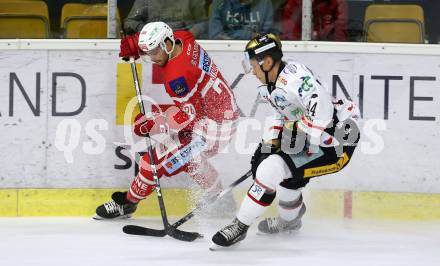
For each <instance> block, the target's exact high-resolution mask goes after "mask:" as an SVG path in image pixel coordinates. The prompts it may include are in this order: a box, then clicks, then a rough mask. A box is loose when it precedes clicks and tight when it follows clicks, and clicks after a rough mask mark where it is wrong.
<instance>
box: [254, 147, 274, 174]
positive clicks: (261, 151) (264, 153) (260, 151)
mask: <svg viewBox="0 0 440 266" xmlns="http://www.w3.org/2000/svg"><path fill="white" fill-rule="evenodd" d="M278 151H279V147H278V146H275V145H273V144H270V143H264V142H262V143H260V144H259V145H258V147H257V149H256V150H255V152H254V155H253V156H252V158H251V171H252V177H253V178H254V179H255V176H256V175H257V168H258V166H259V165H260V163H261V162H262V161H264V160H265V159H266V158H267V157H269V155H271V154H275V153H277V152H278Z"/></svg>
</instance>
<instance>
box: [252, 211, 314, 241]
mask: <svg viewBox="0 0 440 266" xmlns="http://www.w3.org/2000/svg"><path fill="white" fill-rule="evenodd" d="M305 212H306V205H304V204H303V205H302V206H301V209H300V210H299V214H298V216H297V217H296V218H295V219H293V220H292V221H286V220H283V219H282V218H280V217H271V218H266V219H264V220H263V221H261V222H260V223H259V224H258V233H260V234H277V233H281V232H288V233H291V232H296V231H298V230H299V229H300V228H301V226H302V222H301V218H302V216H303V215H304V213H305Z"/></svg>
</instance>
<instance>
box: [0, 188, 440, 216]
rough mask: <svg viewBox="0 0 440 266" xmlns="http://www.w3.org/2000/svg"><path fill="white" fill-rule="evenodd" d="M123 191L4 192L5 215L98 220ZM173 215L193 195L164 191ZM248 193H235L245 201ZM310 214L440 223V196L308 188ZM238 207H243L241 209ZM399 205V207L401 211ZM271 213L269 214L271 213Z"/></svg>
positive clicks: (152, 210)
mask: <svg viewBox="0 0 440 266" xmlns="http://www.w3.org/2000/svg"><path fill="white" fill-rule="evenodd" d="M116 190H118V189H4V190H0V216H5V217H16V216H18V217H22V216H93V214H94V212H95V209H96V206H98V205H99V204H101V203H102V202H105V201H108V199H109V195H111V193H112V192H113V191H116ZM163 191H164V198H165V203H166V208H167V213H168V215H170V216H173V217H182V216H184V215H185V214H187V213H188V212H190V211H191V210H192V208H193V207H194V206H193V205H192V203H191V202H193V200H194V197H191V191H189V190H185V189H164V190H163ZM243 196H244V192H243V191H242V190H241V191H240V190H237V191H235V192H234V199H235V201H236V202H241V199H242V198H243ZM304 198H305V203H306V205H307V206H308V211H307V216H309V217H313V218H349V219H361V220H368V219H386V220H439V219H440V195H439V194H422V193H386V192H351V191H329V190H311V191H309V190H305V191H304ZM237 206H238V205H237ZM396 206H398V207H396ZM274 212H275V209H274V208H273V207H271V209H270V210H269V211H268V212H267V213H266V214H265V215H271V214H273V213H274ZM136 216H160V210H159V205H158V202H157V198H156V195H154V194H153V195H152V196H151V197H149V198H147V199H146V200H144V201H142V202H141V204H140V205H139V207H138V210H137V211H136Z"/></svg>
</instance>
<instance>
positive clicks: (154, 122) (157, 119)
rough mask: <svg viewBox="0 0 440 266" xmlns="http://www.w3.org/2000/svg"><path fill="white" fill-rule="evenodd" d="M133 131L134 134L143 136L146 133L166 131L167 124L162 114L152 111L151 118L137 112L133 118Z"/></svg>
mask: <svg viewBox="0 0 440 266" xmlns="http://www.w3.org/2000/svg"><path fill="white" fill-rule="evenodd" d="M133 131H134V133H135V134H136V135H138V136H141V137H145V136H147V134H158V133H166V132H168V131H169V126H168V123H167V122H166V118H165V116H164V115H162V114H158V113H153V114H152V116H151V118H147V117H145V116H144V115H143V114H138V115H137V116H136V118H135V122H134V130H133Z"/></svg>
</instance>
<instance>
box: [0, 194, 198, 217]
mask: <svg viewBox="0 0 440 266" xmlns="http://www.w3.org/2000/svg"><path fill="white" fill-rule="evenodd" d="M118 190H119V191H123V189H3V190H0V216H7V217H15V216H93V215H94V213H95V210H96V207H97V206H99V205H101V204H103V203H104V202H108V201H110V200H111V198H110V196H111V194H112V193H113V192H114V191H118ZM162 191H163V197H164V199H165V204H166V208H167V213H168V214H169V215H170V216H183V215H185V214H186V213H188V212H189V211H190V210H191V208H192V206H191V201H190V200H189V199H190V195H189V190H187V189H163V190H162ZM136 215H137V216H159V215H160V210H159V205H158V203H157V197H156V195H155V194H153V195H152V196H151V197H148V198H147V199H145V200H143V201H142V202H141V203H140V204H139V206H138V210H137V211H136Z"/></svg>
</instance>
